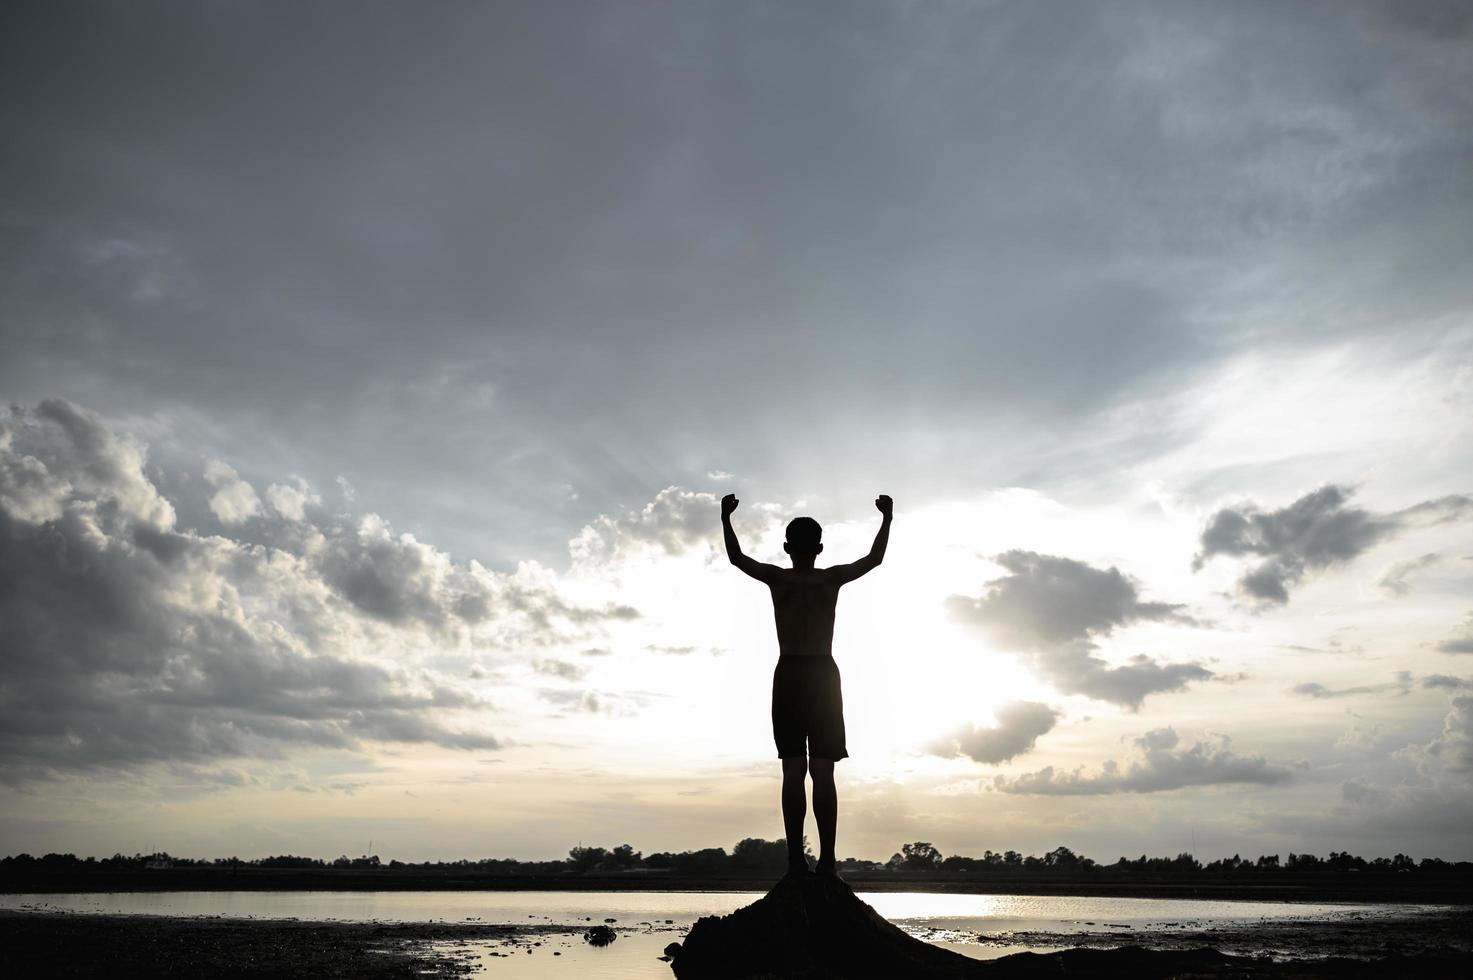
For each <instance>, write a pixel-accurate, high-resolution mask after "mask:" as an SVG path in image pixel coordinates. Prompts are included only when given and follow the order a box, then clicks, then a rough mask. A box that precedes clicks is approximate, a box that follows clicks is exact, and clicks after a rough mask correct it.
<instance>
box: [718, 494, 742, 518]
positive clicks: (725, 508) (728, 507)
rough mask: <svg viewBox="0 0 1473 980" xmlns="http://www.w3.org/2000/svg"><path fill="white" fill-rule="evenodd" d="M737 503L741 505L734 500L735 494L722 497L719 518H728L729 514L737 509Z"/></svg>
mask: <svg viewBox="0 0 1473 980" xmlns="http://www.w3.org/2000/svg"><path fill="white" fill-rule="evenodd" d="M739 503H741V501H740V500H738V499H737V498H736V494H734V493H729V494H727V495H726V496H724V497H722V498H721V516H722V517H730V516H731V512H732V511H734V510H736V509H737V504H739Z"/></svg>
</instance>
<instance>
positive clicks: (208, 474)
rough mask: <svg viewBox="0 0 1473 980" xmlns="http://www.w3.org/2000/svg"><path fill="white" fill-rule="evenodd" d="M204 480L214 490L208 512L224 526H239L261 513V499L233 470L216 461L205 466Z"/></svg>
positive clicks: (211, 461) (227, 465)
mask: <svg viewBox="0 0 1473 980" xmlns="http://www.w3.org/2000/svg"><path fill="white" fill-rule="evenodd" d="M205 480H206V481H208V482H209V484H210V486H212V487H214V488H215V493H214V494H213V495H212V496H211V497H210V511H211V512H212V513H213V514H214V515H215V516H216V517H218V518H220V520H222V521H224V522H225V523H226V524H239V523H241V522H242V521H244V520H246V519H247V518H250V517H255V516H256V515H257V514H259V513H261V498H260V497H258V496H256V490H255V488H254V487H252V486H251V485H250V484H249V483H247V482H246V481H245V480H242V479H241V478H240V474H239V473H237V472H235V468H234V467H232V466H230V465H229V464H227V463H223V462H221V461H220V460H218V459H212V460H210V461H209V462H208V463H206V464H205Z"/></svg>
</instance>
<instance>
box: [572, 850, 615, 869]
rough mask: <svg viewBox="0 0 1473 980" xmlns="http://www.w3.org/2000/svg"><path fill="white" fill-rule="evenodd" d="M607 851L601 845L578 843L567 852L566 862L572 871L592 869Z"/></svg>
mask: <svg viewBox="0 0 1473 980" xmlns="http://www.w3.org/2000/svg"><path fill="white" fill-rule="evenodd" d="M608 855H609V852H608V851H606V850H604V849H603V848H602V847H584V846H583V845H582V844H579V845H578V846H577V847H575V848H573V849H572V850H571V851H569V852H568V863H569V864H571V865H572V866H573V870H574V871H592V870H593V869H594V868H596V867H598V866H599V865H600V864H602V863H603V860H604V858H606V857H608Z"/></svg>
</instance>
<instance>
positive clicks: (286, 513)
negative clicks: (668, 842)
mask: <svg viewBox="0 0 1473 980" xmlns="http://www.w3.org/2000/svg"><path fill="white" fill-rule="evenodd" d="M266 502H267V503H268V504H270V505H271V509H272V510H274V511H276V513H278V514H280V515H281V516H282V517H285V518H286V519H287V520H291V521H302V520H306V518H307V508H308V507H309V506H312V507H315V506H317V505H319V504H321V503H322V498H321V497H320V496H318V495H317V494H316V493H315V492H313V490H312V487H311V486H310V485H309V484H308V483H307V481H306V480H303V479H302V478H301V477H297V478H296V479H295V480H294V481H293V482H291V483H273V484H271V485H270V486H269V487H267V488H266Z"/></svg>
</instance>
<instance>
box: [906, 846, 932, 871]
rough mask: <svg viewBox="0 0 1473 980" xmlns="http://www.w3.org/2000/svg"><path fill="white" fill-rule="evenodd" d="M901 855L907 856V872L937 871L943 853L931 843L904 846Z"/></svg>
mask: <svg viewBox="0 0 1473 980" xmlns="http://www.w3.org/2000/svg"><path fill="white" fill-rule="evenodd" d="M900 853H901V854H904V855H905V870H907V871H935V870H936V868H937V867H938V866H939V865H940V864H941V852H940V851H938V850H936V847H935V845H934V844H932V843H931V842H930V841H923V840H918V841H916V842H915V843H913V844H905V845H902V846H901V848H900Z"/></svg>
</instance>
